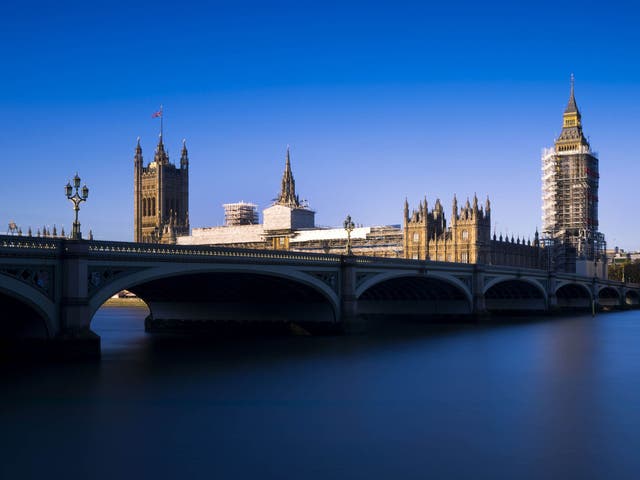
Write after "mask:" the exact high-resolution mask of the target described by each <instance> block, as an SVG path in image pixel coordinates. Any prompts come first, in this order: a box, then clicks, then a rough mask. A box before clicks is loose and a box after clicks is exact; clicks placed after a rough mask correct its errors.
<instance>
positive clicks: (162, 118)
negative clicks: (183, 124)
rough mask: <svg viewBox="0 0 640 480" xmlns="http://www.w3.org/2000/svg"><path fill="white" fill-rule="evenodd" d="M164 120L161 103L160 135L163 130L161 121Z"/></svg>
mask: <svg viewBox="0 0 640 480" xmlns="http://www.w3.org/2000/svg"><path fill="white" fill-rule="evenodd" d="M163 121H164V114H163V112H162V105H160V136H161V137H162V136H163V133H164V132H163V131H162V126H163V125H162V122H163Z"/></svg>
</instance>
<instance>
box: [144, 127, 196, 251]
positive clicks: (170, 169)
mask: <svg viewBox="0 0 640 480" xmlns="http://www.w3.org/2000/svg"><path fill="white" fill-rule="evenodd" d="M133 168H134V186H133V196H134V203H133V219H134V228H133V236H134V241H136V242H154V243H176V237H177V236H178V235H188V234H189V154H188V152H187V145H186V142H185V141H184V140H183V141H182V153H181V156H180V166H179V167H178V166H176V165H174V164H173V163H171V162H170V161H169V155H168V154H167V152H166V151H165V148H164V144H163V142H162V134H160V137H159V140H158V145H157V147H156V151H155V154H154V157H153V161H152V162H150V163H149V165H147V166H145V165H144V160H143V157H142V147H141V146H140V138H138V143H137V145H136V150H135V156H134V163H133Z"/></svg>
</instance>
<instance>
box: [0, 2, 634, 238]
mask: <svg viewBox="0 0 640 480" xmlns="http://www.w3.org/2000/svg"><path fill="white" fill-rule="evenodd" d="M604 5H605V3H603V2H594V3H593V4H590V3H589V2H578V3H576V2H557V1H556V2H548V3H545V2H509V3H505V4H503V3H494V4H490V3H486V2H475V1H474V2H464V1H459V2H442V3H440V2H439V3H437V4H433V5H432V4H430V2H424V1H423V2H415V3H411V2H401V1H395V2H386V3H376V2H345V1H340V2H332V1H322V2H305V1H301V0H298V1H295V2H255V3H253V2H242V1H228V2H202V3H192V2H167V3H163V2H161V1H156V2H149V3H147V4H145V3H141V2H118V1H110V2H99V3H98V2H86V1H83V2H64V1H61V2H47V3H42V4H39V3H37V2H28V1H24V2H4V3H3V6H2V7H0V53H1V56H0V58H1V60H2V63H1V67H0V72H2V75H0V114H1V115H0V152H1V154H2V157H3V159H4V162H3V163H4V175H3V186H2V189H1V190H0V200H1V202H0V205H2V207H1V208H0V222H4V224H5V225H6V224H7V223H8V222H9V220H15V221H16V222H17V223H18V225H20V226H21V227H23V229H24V230H26V228H27V227H28V226H29V225H31V226H32V227H34V228H37V227H41V226H42V225H48V226H52V225H53V224H56V225H57V226H58V228H60V226H61V225H64V226H65V228H66V229H67V230H69V229H70V225H71V222H72V214H73V212H72V208H71V204H70V203H69V202H68V201H67V200H66V198H65V197H64V192H63V186H64V185H65V184H66V182H67V181H68V179H69V178H71V177H72V176H73V175H74V173H75V172H76V171H78V173H79V174H80V176H81V177H82V179H83V182H84V181H86V183H87V185H88V186H89V188H90V190H91V193H90V198H89V201H88V202H87V203H86V204H83V206H82V210H81V212H80V220H81V222H82V228H83V231H84V232H85V233H87V231H88V229H89V228H91V229H92V230H93V232H94V235H95V236H96V238H99V239H116V240H131V239H132V238H133V151H134V146H135V142H136V137H138V136H140V137H141V143H142V147H143V154H144V156H145V161H146V162H148V161H150V160H151V159H152V156H153V149H154V147H155V145H156V143H157V134H158V129H159V122H158V121H157V120H153V119H152V118H151V114H152V113H153V112H154V111H156V110H157V109H158V107H159V105H160V104H163V105H164V108H165V145H166V146H167V148H168V149H169V154H170V157H171V160H172V161H179V150H180V144H181V140H182V138H186V139H187V146H188V147H189V153H190V159H191V176H190V220H191V224H192V227H200V226H211V225H219V224H221V223H222V221H223V211H222V207H221V204H223V203H226V202H234V201H240V200H244V201H252V202H255V203H257V204H259V208H260V209H261V210H262V208H264V207H266V206H268V205H269V203H270V202H271V200H272V199H273V198H274V197H275V196H276V194H277V192H278V189H279V182H280V177H281V175H282V170H283V168H284V155H285V149H286V146H287V144H290V145H291V155H292V166H293V172H294V176H295V179H296V186H297V190H298V193H299V194H300V198H305V199H307V200H308V201H309V204H310V206H311V207H312V208H313V209H315V210H316V211H317V216H316V219H317V223H318V224H320V225H340V224H341V223H342V220H343V219H344V217H345V215H346V214H347V213H349V214H351V216H352V217H353V218H354V221H356V222H357V223H359V224H360V223H361V224H365V225H372V224H373V225H383V224H399V223H401V221H402V208H403V202H404V199H405V197H408V199H409V202H410V204H411V205H412V206H415V205H416V204H417V202H418V201H419V200H420V199H421V198H422V197H423V196H424V195H425V194H426V195H427V197H428V199H429V202H430V205H433V203H434V202H435V199H436V197H439V198H440V199H441V200H442V201H443V203H444V205H445V209H446V213H447V216H448V217H449V216H450V209H451V198H452V196H453V194H454V193H457V195H458V198H459V199H460V200H462V201H464V200H465V198H466V197H467V196H472V195H473V193H474V192H477V194H478V196H479V197H480V198H481V199H483V200H484V198H485V197H486V195H487V194H489V195H490V197H491V200H492V208H493V209H492V216H493V222H494V223H495V224H496V225H495V227H496V228H497V231H498V232H508V233H509V234H515V235H518V234H520V235H532V234H533V231H534V230H535V228H536V227H540V226H541V220H540V217H541V213H540V167H541V165H540V153H541V149H542V148H543V147H547V146H550V145H552V144H553V141H554V138H555V137H556V136H557V135H558V134H559V133H560V127H561V121H562V112H563V110H564V107H565V105H566V102H567V99H568V95H569V76H570V73H571V72H573V73H575V76H576V98H577V102H578V106H579V107H580V110H581V112H582V115H583V125H584V129H585V133H586V134H587V135H588V136H589V137H590V140H591V144H592V147H593V148H594V149H595V150H596V151H598V152H599V154H600V180H601V183H600V230H601V231H603V232H604V233H605V234H606V236H607V241H608V245H609V246H614V245H619V246H621V247H623V248H627V249H640V225H639V223H638V220H637V218H638V214H637V205H638V201H637V197H636V196H635V195H636V194H637V192H638V178H639V174H640V166H639V165H638V146H637V142H638V132H639V131H640V120H639V118H640V88H639V86H640V61H639V60H640V59H639V56H640V38H639V36H640V34H639V32H640V29H638V27H637V24H638V19H639V18H640V9H639V7H636V6H633V5H632V4H629V5H625V4H622V3H620V2H609V3H608V4H607V5H608V6H604ZM4 228H6V227H2V226H1V224H0V229H4ZM2 231H4V230H2Z"/></svg>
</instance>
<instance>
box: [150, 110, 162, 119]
mask: <svg viewBox="0 0 640 480" xmlns="http://www.w3.org/2000/svg"><path fill="white" fill-rule="evenodd" d="M158 117H162V108H161V109H160V110H158V111H157V112H154V113H152V114H151V118H158Z"/></svg>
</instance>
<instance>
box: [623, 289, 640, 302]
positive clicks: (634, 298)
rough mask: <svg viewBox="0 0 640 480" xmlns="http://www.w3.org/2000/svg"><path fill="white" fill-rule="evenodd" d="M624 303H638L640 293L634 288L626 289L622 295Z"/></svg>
mask: <svg viewBox="0 0 640 480" xmlns="http://www.w3.org/2000/svg"><path fill="white" fill-rule="evenodd" d="M624 303H625V304H626V305H629V306H635V305H640V295H639V294H638V292H636V291H634V290H627V292H626V293H625V295H624Z"/></svg>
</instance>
